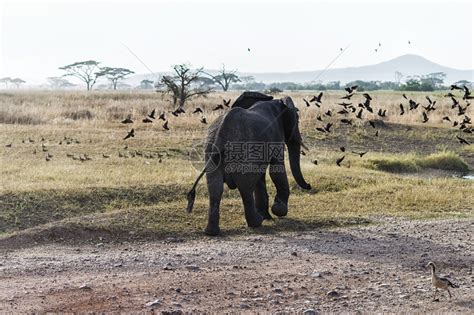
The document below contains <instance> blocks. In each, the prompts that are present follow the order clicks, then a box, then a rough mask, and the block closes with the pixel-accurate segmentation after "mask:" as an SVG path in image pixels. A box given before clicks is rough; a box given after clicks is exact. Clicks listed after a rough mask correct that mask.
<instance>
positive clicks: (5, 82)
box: [0, 77, 12, 88]
mask: <svg viewBox="0 0 474 315" xmlns="http://www.w3.org/2000/svg"><path fill="white" fill-rule="evenodd" d="M11 82H12V78H10V77H5V78H1V79H0V83H3V84H5V88H8V83H11Z"/></svg>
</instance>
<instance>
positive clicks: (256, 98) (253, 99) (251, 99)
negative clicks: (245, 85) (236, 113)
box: [232, 91, 273, 109]
mask: <svg viewBox="0 0 474 315" xmlns="http://www.w3.org/2000/svg"><path fill="white" fill-rule="evenodd" d="M272 99H273V96H269V95H265V94H262V93H259V92H249V91H246V92H244V93H242V94H241V95H240V96H239V97H238V98H237V99H236V100H235V102H234V104H232V108H234V107H241V108H245V109H248V108H250V107H251V106H252V105H253V104H255V103H257V102H260V101H271V100H272Z"/></svg>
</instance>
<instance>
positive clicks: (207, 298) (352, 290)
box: [0, 218, 474, 314]
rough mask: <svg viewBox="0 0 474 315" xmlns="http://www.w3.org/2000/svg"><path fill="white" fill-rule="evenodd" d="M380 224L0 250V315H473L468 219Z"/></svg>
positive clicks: (472, 223)
mask: <svg viewBox="0 0 474 315" xmlns="http://www.w3.org/2000/svg"><path fill="white" fill-rule="evenodd" d="M385 220H388V221H391V222H389V223H387V224H384V225H378V226H368V227H353V228H341V229H329V230H328V229H324V230H320V231H314V232H304V233H289V234H278V235H258V234H256V235H255V236H252V237H241V238H235V237H232V238H229V237H220V238H209V239H204V240H197V241H186V242H180V241H179V239H168V240H167V241H165V242H146V243H128V244H127V243H122V244H97V245H94V246H92V245H88V246H66V245H54V244H53V245H42V246H37V247H33V248H28V249H15V250H3V251H2V252H1V254H0V312H20V311H22V312H26V311H28V312H71V311H74V312H84V311H95V312H102V311H106V312H131V311H151V310H153V311H155V312H170V311H175V314H178V313H179V312H180V311H183V312H186V311H215V312H224V311H236V312H253V311H260V312H277V311H289V312H303V311H304V310H309V309H313V310H315V311H316V312H329V311H330V312H357V311H360V312H362V313H367V312H370V313H372V312H402V311H410V312H431V311H441V312H459V313H471V314H472V313H473V309H474V300H473V297H474V290H473V287H474V275H473V274H472V266H473V261H474V260H473V248H472V246H473V245H472V244H473V243H474V242H473V239H472V238H473V235H474V233H473V232H474V219H469V220H443V221H429V222H427V221H423V222H420V221H401V220H395V219H389V218H387V219H385ZM430 260H432V261H434V262H435V263H437V265H438V269H439V270H440V272H441V274H443V275H448V276H449V277H450V278H451V279H452V280H453V282H455V283H457V284H459V285H460V288H459V289H452V290H451V291H452V293H453V298H452V299H451V300H449V299H448V295H447V294H440V295H439V296H440V301H439V302H434V301H432V294H433V291H432V288H431V284H430V277H429V270H427V269H425V268H424V266H425V265H426V263H427V262H428V261H430ZM328 293H329V294H328ZM152 301H156V303H155V304H156V305H154V306H149V305H147V303H149V302H152Z"/></svg>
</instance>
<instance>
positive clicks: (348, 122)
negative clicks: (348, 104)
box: [341, 119, 352, 126]
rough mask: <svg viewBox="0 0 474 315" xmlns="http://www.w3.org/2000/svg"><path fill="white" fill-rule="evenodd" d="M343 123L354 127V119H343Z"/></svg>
mask: <svg viewBox="0 0 474 315" xmlns="http://www.w3.org/2000/svg"><path fill="white" fill-rule="evenodd" d="M341 123H343V124H346V125H351V126H352V119H341Z"/></svg>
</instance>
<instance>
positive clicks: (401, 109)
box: [400, 103, 405, 116]
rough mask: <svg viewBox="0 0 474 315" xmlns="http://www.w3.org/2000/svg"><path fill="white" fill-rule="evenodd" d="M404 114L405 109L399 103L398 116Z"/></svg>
mask: <svg viewBox="0 0 474 315" xmlns="http://www.w3.org/2000/svg"><path fill="white" fill-rule="evenodd" d="M403 114H405V109H404V108H403V105H402V104H401V103H400V116H403Z"/></svg>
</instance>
